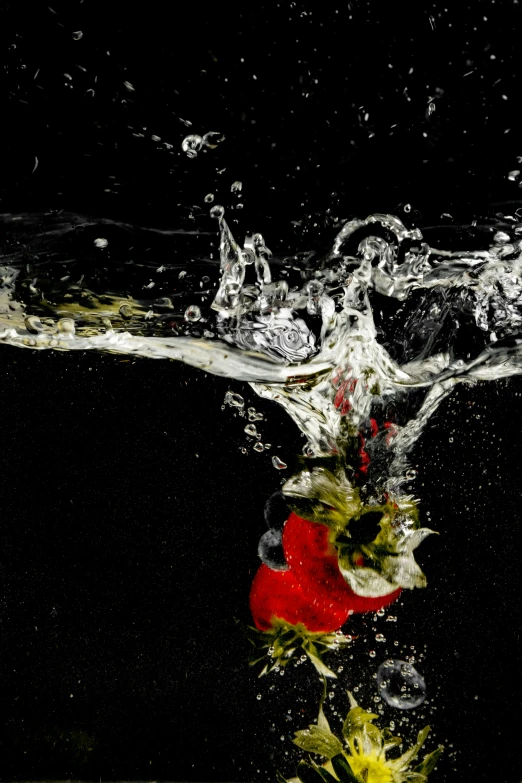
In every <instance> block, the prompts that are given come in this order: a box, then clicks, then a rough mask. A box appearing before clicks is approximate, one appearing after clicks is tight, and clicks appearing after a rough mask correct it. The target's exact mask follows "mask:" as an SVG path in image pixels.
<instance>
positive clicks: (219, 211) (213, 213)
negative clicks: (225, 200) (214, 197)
mask: <svg viewBox="0 0 522 783" xmlns="http://www.w3.org/2000/svg"><path fill="white" fill-rule="evenodd" d="M224 214H225V209H224V207H222V206H220V204H216V205H215V207H212V209H211V210H210V217H213V218H216V219H217V220H221V218H222V217H223V215H224Z"/></svg>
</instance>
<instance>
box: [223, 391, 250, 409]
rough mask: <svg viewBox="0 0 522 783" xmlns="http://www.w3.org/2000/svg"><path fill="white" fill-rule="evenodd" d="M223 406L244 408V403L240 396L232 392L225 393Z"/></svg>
mask: <svg viewBox="0 0 522 783" xmlns="http://www.w3.org/2000/svg"><path fill="white" fill-rule="evenodd" d="M225 405H230V406H231V407H232V408H244V407H245V401H244V399H243V397H242V396H241V395H240V394H236V393H235V392H232V391H227V393H226V394H225Z"/></svg>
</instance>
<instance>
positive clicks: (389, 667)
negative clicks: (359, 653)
mask: <svg viewBox="0 0 522 783" xmlns="http://www.w3.org/2000/svg"><path fill="white" fill-rule="evenodd" d="M377 686H378V688H379V693H380V694H381V696H382V697H383V699H384V700H385V701H386V703H387V704H389V705H390V707H396V708H397V709H400V710H411V709H414V708H415V707H418V706H419V705H420V704H422V702H423V701H424V699H425V698H426V682H425V680H424V678H423V677H422V676H421V675H420V674H419V673H418V671H417V670H416V669H415V668H414V667H413V666H412V665H411V663H407V662H406V661H399V660H393V659H389V660H387V661H384V663H382V664H381V665H380V666H379V668H378V669H377Z"/></svg>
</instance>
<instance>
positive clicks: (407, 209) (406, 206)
mask: <svg viewBox="0 0 522 783" xmlns="http://www.w3.org/2000/svg"><path fill="white" fill-rule="evenodd" d="M403 209H404V211H405V212H411V204H405V205H404V207H403Z"/></svg>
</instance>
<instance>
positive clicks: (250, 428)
mask: <svg viewBox="0 0 522 783" xmlns="http://www.w3.org/2000/svg"><path fill="white" fill-rule="evenodd" d="M245 432H246V434H247V435H250V436H251V437H252V438H255V437H256V436H257V434H258V433H257V429H256V425H255V424H247V425H246V427H245Z"/></svg>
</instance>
